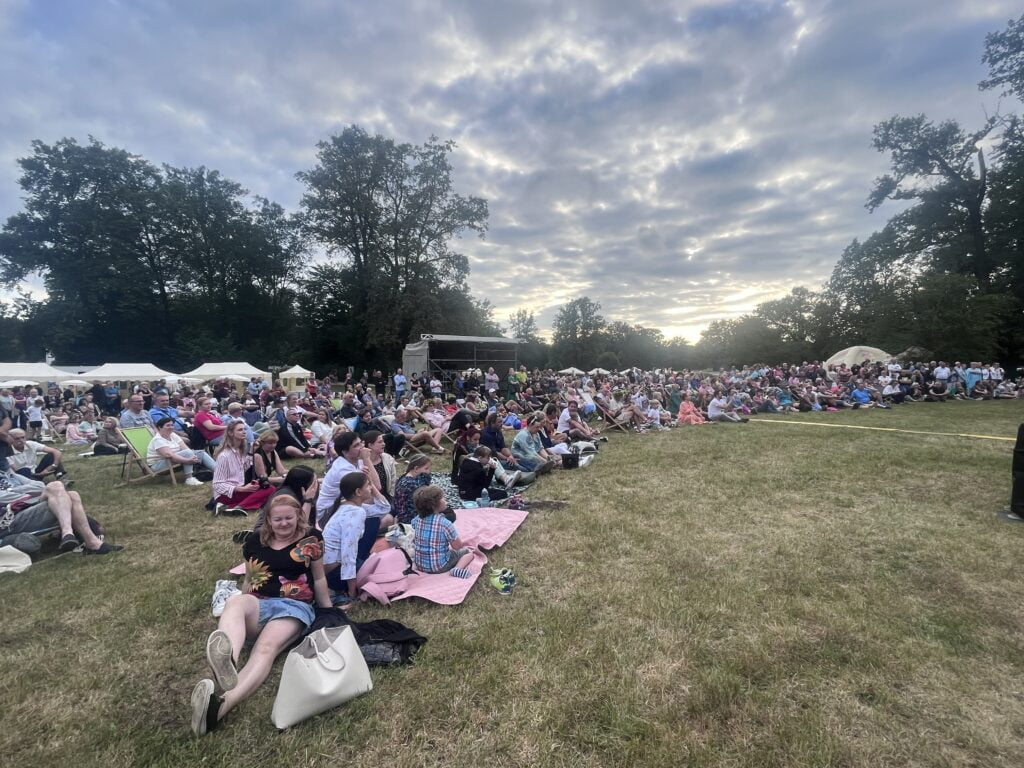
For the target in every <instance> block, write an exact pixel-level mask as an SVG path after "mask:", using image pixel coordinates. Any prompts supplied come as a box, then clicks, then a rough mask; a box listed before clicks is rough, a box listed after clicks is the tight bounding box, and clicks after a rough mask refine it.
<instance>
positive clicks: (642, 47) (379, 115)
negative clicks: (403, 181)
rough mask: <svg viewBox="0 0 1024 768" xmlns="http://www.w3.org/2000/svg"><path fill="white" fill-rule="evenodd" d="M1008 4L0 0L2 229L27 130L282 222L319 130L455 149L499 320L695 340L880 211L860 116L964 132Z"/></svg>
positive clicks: (485, 289)
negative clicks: (165, 167)
mask: <svg viewBox="0 0 1024 768" xmlns="http://www.w3.org/2000/svg"><path fill="white" fill-rule="evenodd" d="M1019 13H1020V6H1019V3H1015V2H1003V1H1002V0H949V1H943V0H837V1H836V2H813V1H811V0H789V1H788V2H776V1H775V0H763V1H762V0H736V1H735V2H713V1H707V0H700V1H693V2H691V1H689V0H681V1H679V2H668V1H665V2H656V1H654V0H632V1H631V2H621V0H592V1H590V2H585V1H584V0H534V1H532V2H514V1H512V0H504V1H503V2H490V1H485V0H462V1H457V0H446V1H445V2H442V1H441V0H420V1H418V2H415V1H414V2H400V1H399V0H395V1H394V2H342V1H341V0H315V1H314V0H295V1H294V2H270V1H269V0H266V1H263V0H245V2H242V1H241V0H237V1H235V2H227V1H224V2H219V1H213V2H211V1H210V0H200V1H197V2H185V1H184V0H181V1H178V0H166V1H163V2H161V1H159V0H122V1H118V0H90V1H89V2H82V1H81V0H68V1H67V2H60V1H58V0H47V1H45V2H41V1H40V2H32V1H30V0H0V71H2V72H3V73H4V76H3V87H2V89H0V217H3V218H6V217H7V216H9V215H11V214H13V213H15V212H16V211H17V210H19V208H20V197H19V190H18V187H17V177H18V169H17V166H16V165H15V159H16V158H18V157H21V156H24V155H26V154H28V151H29V143H30V141H31V140H32V139H36V138H38V139H42V140H44V141H47V142H50V141H54V140H56V139H58V138H60V137H62V136H74V137H77V138H79V139H80V140H83V141H84V140H85V139H86V138H87V136H88V135H89V134H92V135H94V136H96V137H97V138H98V139H100V140H101V141H103V142H104V143H107V144H110V145H115V146H120V147H124V148H126V149H129V150H131V151H133V152H136V153H138V154H141V155H143V156H144V157H146V158H148V159H149V160H151V161H154V162H166V163H170V164H172V165H189V166H198V165H206V166H208V167H212V168H217V169H219V170H221V171H222V172H223V173H224V174H225V175H227V176H228V177H230V178H233V179H235V180H237V181H239V182H241V183H242V184H244V185H245V186H246V187H247V188H248V189H249V190H251V191H252V192H253V193H255V194H260V195H264V196H266V197H269V198H271V199H273V200H276V201H277V202H279V203H281V204H282V205H284V206H286V207H288V208H290V209H294V208H296V206H297V204H298V201H299V197H300V195H301V187H300V185H299V183H298V182H297V181H296V180H295V177H294V174H295V172H296V171H298V170H302V169H306V168H309V167H311V166H312V165H313V162H314V153H315V144H316V142H317V141H319V140H321V139H323V138H325V137H327V136H329V135H330V134H331V133H332V132H337V131H339V130H340V129H341V128H343V127H344V126H345V125H348V124H351V123H356V124H359V125H361V126H363V127H364V128H365V129H367V130H368V131H370V132H380V133H383V134H385V135H387V136H391V137H394V138H396V139H399V140H402V141H409V142H414V143H420V142H422V141H424V140H425V139H426V138H427V137H428V136H430V135H431V134H436V135H438V136H440V137H442V138H453V139H455V140H456V141H457V142H458V145H459V146H458V149H457V151H456V155H455V157H454V164H455V167H456V176H455V178H456V186H457V188H458V189H459V191H461V192H462V193H464V194H475V195H481V196H483V197H485V198H487V199H488V201H489V204H490V214H491V218H490V231H489V233H488V235H487V238H486V239H485V240H483V241H477V240H475V239H467V240H466V241H464V242H462V243H460V244H459V247H460V248H461V250H463V251H464V252H465V253H467V254H468V255H469V256H470V259H471V265H472V275H471V286H472V288H473V291H474V293H475V294H476V295H478V296H482V297H486V298H488V299H490V300H491V302H492V303H493V304H494V305H495V306H496V307H497V308H498V312H497V317H498V319H499V320H500V321H504V320H505V319H506V318H507V316H508V314H509V313H510V312H511V311H513V310H515V309H518V308H527V309H531V310H533V311H534V312H536V313H537V317H538V321H539V323H540V325H541V327H542V330H546V329H547V327H548V326H549V325H550V321H551V318H552V317H553V316H554V314H555V312H556V311H557V309H558V307H559V306H560V305H561V304H562V303H563V302H565V301H567V300H569V299H572V298H576V297H578V296H581V295H584V294H586V295H588V296H590V297H591V298H592V299H594V300H596V301H598V302H600V304H601V305H602V308H603V313H604V314H605V316H606V317H607V318H609V319H614V320H625V321H628V322H636V323H643V324H645V325H649V326H654V327H657V328H660V329H661V330H662V331H663V332H664V333H665V334H666V335H669V336H672V335H684V336H687V337H688V338H690V339H691V340H692V341H696V340H697V338H698V337H699V334H700V331H701V329H702V328H703V327H705V326H706V325H707V323H709V322H710V321H711V320H714V319H717V318H724V317H734V316H736V315H738V314H741V313H743V312H744V311H748V310H749V309H751V308H752V307H753V306H754V305H756V304H757V303H758V302H760V301H763V300H765V299H768V298H774V297H777V296H779V295H782V294H784V293H786V292H787V291H788V290H789V289H790V288H791V287H792V286H794V285H809V286H812V287H817V286H818V285H820V283H821V282H822V281H823V280H824V279H825V278H826V277H827V276H828V274H829V273H830V271H831V269H832V266H833V264H834V263H835V261H836V259H837V258H838V256H839V254H840V252H841V250H842V248H843V246H844V245H845V244H846V243H848V242H849V241H850V240H851V239H852V238H853V237H858V236H859V237H863V236H865V235H867V234H869V233H870V232H871V231H873V230H874V229H876V228H878V227H880V226H881V225H882V224H883V223H884V219H885V217H887V216H888V215H889V214H890V213H891V212H892V210H893V209H885V208H883V209H881V210H880V211H879V212H877V213H875V214H873V215H872V214H868V213H867V212H866V211H865V209H864V201H865V199H866V197H867V194H868V190H869V188H870V186H871V182H872V179H873V178H874V177H875V176H877V175H879V174H880V173H882V172H884V170H885V166H886V161H885V157H884V156H882V155H879V154H877V153H876V152H875V151H874V150H873V149H872V148H871V146H870V139H871V129H872V126H873V125H874V124H875V123H877V122H879V121H881V120H883V119H885V118H887V117H889V116H890V115H892V114H896V113H901V114H916V113H919V112H925V113H927V114H928V115H929V116H931V117H934V118H936V119H939V118H947V117H951V118H955V119H958V120H961V121H962V122H963V123H964V124H965V125H967V126H973V125H976V124H977V123H979V122H980V121H981V119H982V118H983V116H984V110H985V109H989V110H992V109H993V108H995V106H996V103H997V102H996V98H995V96H994V95H992V94H981V93H979V92H978V91H977V88H976V84H977V82H978V81H979V80H980V79H981V78H982V77H983V76H984V69H983V67H982V65H981V63H980V58H981V53H982V46H983V41H984V37H985V34H986V33H987V32H990V31H994V30H997V29H1000V28H1002V27H1004V26H1005V24H1006V22H1007V21H1008V20H1009V19H1010V18H1012V17H1014V16H1016V15H1017V14H1019Z"/></svg>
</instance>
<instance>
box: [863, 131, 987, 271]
mask: <svg viewBox="0 0 1024 768" xmlns="http://www.w3.org/2000/svg"><path fill="white" fill-rule="evenodd" d="M995 124H996V121H995V119H994V118H990V119H989V120H987V121H986V122H985V125H984V127H983V128H982V129H981V130H978V131H976V132H974V133H972V134H967V133H965V132H964V131H963V130H962V129H961V128H960V126H959V125H958V124H957V123H956V122H955V121H953V120H946V121H944V122H942V123H939V124H938V125H935V124H933V123H932V122H930V121H929V120H928V119H927V118H926V117H925V116H924V115H918V116H916V117H899V116H896V117H891V118H889V119H888V120H886V121H885V122H883V123H879V124H878V125H876V126H875V131H874V142H873V143H874V146H875V149H877V150H878V151H879V152H888V153H889V154H890V158H891V160H892V173H890V174H886V175H884V176H881V177H880V178H878V179H875V185H874V188H873V189H872V191H871V194H870V195H869V197H868V202H867V208H868V210H870V211H874V210H875V209H876V208H878V206H880V205H881V204H882V202H883V201H884V200H886V199H890V200H921V201H925V202H929V203H935V202H937V201H938V202H940V203H941V206H940V207H942V208H944V209H945V210H947V211H948V212H950V213H951V214H953V215H954V217H955V218H957V219H959V220H960V225H961V226H962V227H963V228H964V230H965V231H966V233H967V235H968V238H967V242H966V243H965V245H966V247H967V254H966V255H967V258H966V259H965V263H966V265H967V268H968V270H969V271H970V273H971V274H973V275H974V277H975V278H976V279H977V281H978V285H979V286H981V287H982V289H983V290H987V289H988V286H989V280H990V278H991V276H992V269H993V265H992V263H991V260H990V259H989V255H988V251H987V247H986V243H985V221H984V208H985V203H986V197H987V192H988V170H987V167H986V164H985V153H984V151H983V150H982V149H981V148H979V147H978V146H977V144H978V142H979V141H981V139H983V138H985V137H986V136H987V135H988V134H989V133H990V132H991V130H992V129H993V127H994V126H995ZM975 163H976V165H977V169H975ZM915 182H918V183H915Z"/></svg>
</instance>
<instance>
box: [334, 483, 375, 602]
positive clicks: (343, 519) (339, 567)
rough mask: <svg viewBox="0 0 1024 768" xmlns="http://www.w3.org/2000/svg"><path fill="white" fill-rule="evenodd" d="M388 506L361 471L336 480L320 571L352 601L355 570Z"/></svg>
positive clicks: (355, 592) (369, 546) (371, 543)
mask: <svg viewBox="0 0 1024 768" xmlns="http://www.w3.org/2000/svg"><path fill="white" fill-rule="evenodd" d="M390 511H391V505H390V504H389V503H388V500H387V499H385V498H384V497H383V496H382V495H381V494H380V491H378V490H377V489H376V488H374V487H373V485H372V484H371V483H370V479H369V477H367V475H366V474H365V473H363V472H349V473H348V474H346V475H344V476H343V477H342V478H341V479H340V480H339V481H338V498H337V500H336V501H335V502H334V503H333V504H332V509H331V511H330V512H329V513H328V515H327V516H326V518H325V520H324V522H323V529H324V548H325V558H324V568H325V570H326V571H327V582H328V584H329V585H330V586H331V588H332V589H334V590H335V591H337V592H341V593H344V594H347V595H348V597H349V598H350V599H353V598H355V596H356V594H357V589H356V571H358V570H359V566H361V565H362V564H363V562H365V560H366V558H368V557H369V556H370V549H371V547H372V546H373V543H374V542H375V541H376V539H377V532H378V531H379V530H380V520H381V518H382V517H383V516H384V515H386V514H388V513H389V512H390Z"/></svg>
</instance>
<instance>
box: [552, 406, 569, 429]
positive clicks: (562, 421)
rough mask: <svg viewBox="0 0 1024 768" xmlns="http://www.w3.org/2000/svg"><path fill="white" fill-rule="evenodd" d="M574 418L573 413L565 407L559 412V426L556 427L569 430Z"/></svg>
mask: <svg viewBox="0 0 1024 768" xmlns="http://www.w3.org/2000/svg"><path fill="white" fill-rule="evenodd" d="M571 419H572V415H571V414H570V413H569V409H568V408H563V409H562V412H561V413H560V414H558V426H557V427H555V429H557V430H558V431H559V432H568V431H569V429H570V427H569V421H570V420H571Z"/></svg>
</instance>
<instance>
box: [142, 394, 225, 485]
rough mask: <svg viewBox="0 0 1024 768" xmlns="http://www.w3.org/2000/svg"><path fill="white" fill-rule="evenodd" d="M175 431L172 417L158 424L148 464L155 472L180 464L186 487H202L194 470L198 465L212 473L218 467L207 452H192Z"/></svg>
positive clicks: (150, 447) (159, 421) (147, 457)
mask: <svg viewBox="0 0 1024 768" xmlns="http://www.w3.org/2000/svg"><path fill="white" fill-rule="evenodd" d="M157 397H159V395H157ZM174 430H175V427H174V419H173V418H172V417H170V416H164V417H162V418H161V419H159V420H158V421H157V422H156V435H155V436H154V437H153V439H152V440H151V441H150V442H149V450H148V451H147V452H146V463H147V464H148V465H149V468H150V469H152V470H153V471H154V472H163V471H164V470H167V469H171V470H172V471H173V465H175V464H180V465H181V469H182V472H184V473H185V485H202V483H201V482H200V481H199V480H198V479H197V478H195V477H193V475H192V473H193V470H194V469H195V466H196V465H197V464H201V465H202V466H203V467H204V468H205V469H208V470H211V471H212V470H213V469H215V467H216V464H215V463H214V461H213V457H212V456H210V454H208V453H207V452H206V451H193V450H191V449H190V448H189V447H188V446H187V445H186V444H185V441H184V439H182V437H181V435H178V434H177V433H176V432H175V431H174Z"/></svg>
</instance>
